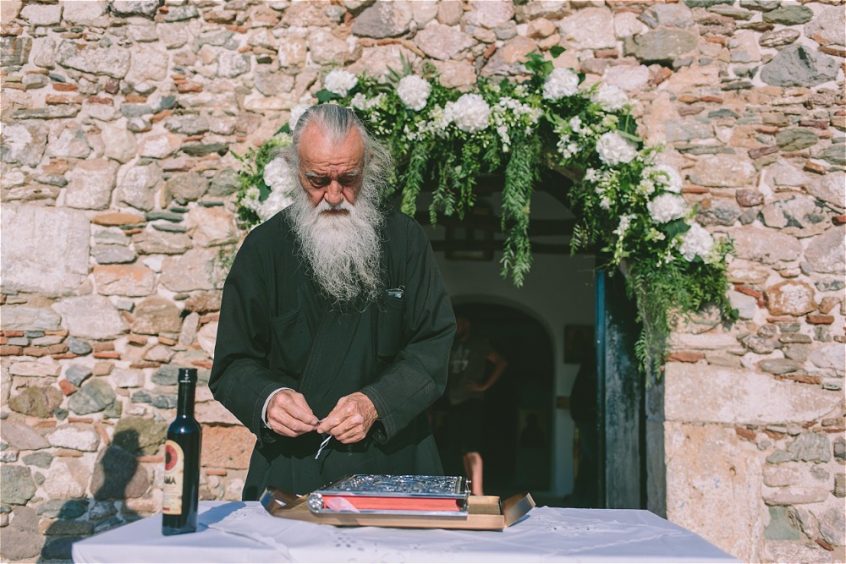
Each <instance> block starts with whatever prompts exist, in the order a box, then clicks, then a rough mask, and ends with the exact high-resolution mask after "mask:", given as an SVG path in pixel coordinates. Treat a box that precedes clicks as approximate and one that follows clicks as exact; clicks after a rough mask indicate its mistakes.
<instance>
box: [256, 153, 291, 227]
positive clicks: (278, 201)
mask: <svg viewBox="0 0 846 564" xmlns="http://www.w3.org/2000/svg"><path fill="white" fill-rule="evenodd" d="M262 178H263V179H264V183H265V184H267V185H268V186H269V187H270V194H268V195H267V198H265V200H264V201H263V202H258V206H257V207H251V209H253V211H255V212H256V213H257V214H258V216H259V217H260V218H261V220H262V221H266V220H268V219H270V218H271V217H273V216H274V215H275V214H276V212H278V211H281V210H283V209H285V208H287V207H288V206H290V205H291V204H292V203H293V201H294V200H293V195H292V194H293V191H294V189H295V187H296V184H295V182H294V176H293V174H292V173H291V167H290V166H289V165H288V161H287V160H285V158H284V157H276V158H275V159H273V160H272V161H270V162H269V163H267V165H265V167H264V175H263V177H262ZM253 189H254V188H250V190H253ZM250 190H248V191H247V193H248V194H249V192H250ZM256 192H258V190H257V189H256ZM256 195H258V194H256ZM257 199H258V198H256V200H257Z"/></svg>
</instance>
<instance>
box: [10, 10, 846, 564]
mask: <svg viewBox="0 0 846 564" xmlns="http://www.w3.org/2000/svg"><path fill="white" fill-rule="evenodd" d="M0 8H2V25H0V65H1V66H2V71H0V72H2V82H3V96H2V107H0V110H2V125H3V131H2V144H0V161H2V163H0V166H2V170H0V172H2V184H1V185H0V189H2V193H0V196H2V203H3V204H2V205H3V210H2V232H3V246H2V298H0V300H2V301H0V304H2V306H1V307H0V312H1V313H2V335H1V336H0V354H2V408H0V419H2V427H0V430H1V431H2V442H0V461H2V477H0V479H2V482H0V484H2V488H1V489H0V558H2V559H4V560H9V561H16V560H31V559H34V558H37V557H39V556H43V557H44V558H48V559H49V558H67V557H68V556H69V547H70V545H71V543H72V542H73V541H74V540H76V539H78V538H81V537H84V536H86V535H90V534H92V533H95V532H98V531H102V530H105V529H108V528H110V527H114V526H116V525H118V524H120V523H123V522H126V521H129V520H132V519H136V518H138V517H141V516H144V515H149V514H151V513H153V512H155V511H157V510H158V508H159V506H160V501H161V500H160V486H161V479H162V476H161V466H162V464H161V462H162V449H161V445H162V442H163V438H164V431H165V426H166V422H167V421H169V420H170V419H171V418H172V417H173V413H174V404H175V393H176V387H175V366H177V365H193V366H197V367H199V368H200V369H201V374H202V375H203V376H205V377H206V378H207V377H208V368H209V366H210V355H211V353H212V350H213V344H214V338H215V329H216V320H217V315H218V308H219V304H220V287H221V275H222V272H223V271H224V270H225V268H224V266H223V262H222V261H221V259H220V257H221V256H225V255H226V253H228V252H229V251H230V250H231V248H232V247H233V246H234V245H236V244H237V242H238V241H239V237H241V236H242V233H241V232H239V230H238V229H237V227H236V224H235V221H234V218H233V208H234V204H233V198H232V194H233V192H234V190H235V189H236V187H237V183H238V180H237V177H236V174H235V172H234V170H235V169H236V168H237V165H238V163H237V161H236V160H235V158H234V156H233V154H234V153H243V152H244V151H245V150H246V149H248V148H249V147H253V146H255V145H256V144H258V143H260V142H262V141H263V140H265V139H267V138H268V137H269V136H270V135H271V134H272V133H273V132H274V131H275V130H276V129H277V128H278V127H279V126H280V125H281V124H282V123H285V122H286V120H287V118H288V114H289V110H290V109H291V108H292V107H293V106H294V105H296V104H298V103H299V102H300V101H301V100H304V99H308V98H309V96H310V95H311V94H313V92H314V91H315V90H316V89H317V88H318V84H319V77H320V76H321V73H324V72H326V71H328V70H329V69H330V68H334V67H345V68H347V69H348V70H351V71H353V72H361V71H365V70H366V71H368V72H370V73H374V74H377V75H378V74H382V73H384V72H385V71H386V69H387V68H389V67H399V65H400V58H401V57H404V58H405V59H407V60H408V61H410V62H411V63H412V64H413V65H415V66H416V67H417V68H419V67H420V65H421V64H422V63H423V62H424V61H428V62H431V63H432V64H434V65H435V67H436V68H437V69H438V71H439V72H440V80H441V81H442V82H443V83H444V84H446V85H449V86H453V87H459V88H465V87H468V86H470V85H471V84H473V83H474V82H475V80H476V78H477V77H478V76H494V77H496V76H516V75H519V74H521V73H522V72H523V69H522V67H521V61H522V59H523V57H524V56H525V55H526V54H527V53H530V52H533V51H540V52H547V51H548V50H549V49H550V48H552V47H553V46H556V45H560V46H562V47H565V48H566V49H567V51H566V53H565V54H564V55H562V56H561V57H560V58H558V59H556V61H555V64H556V65H563V66H568V67H571V68H575V69H578V70H580V71H582V72H584V73H585V74H586V75H587V77H588V80H589V81H596V80H599V79H601V80H604V81H606V82H608V83H610V84H615V85H617V86H619V87H620V88H622V89H624V90H625V91H626V92H627V93H628V94H629V95H630V96H631V97H632V98H634V99H635V100H636V105H637V113H638V115H639V116H640V121H641V133H642V134H643V135H644V136H645V137H646V138H647V139H648V141H649V142H650V143H655V144H663V145H664V146H665V147H666V149H667V155H668V156H669V158H670V160H671V161H672V162H673V163H674V164H675V165H676V166H677V167H678V168H679V169H680V170H681V171H682V174H683V176H684V178H685V186H684V195H685V197H686V198H687V199H688V200H689V201H690V202H691V203H697V204H698V205H699V209H700V212H699V215H700V217H699V221H700V222H701V223H702V224H703V225H706V226H708V228H709V229H710V230H712V231H713V232H714V233H724V234H728V235H730V236H731V237H732V238H733V239H734V242H735V254H734V257H733V258H732V260H731V264H730V278H731V283H732V289H731V292H730V293H731V299H732V301H733V303H734V304H735V306H736V307H737V308H738V310H739V311H740V317H741V319H740V321H739V322H738V323H737V324H735V325H734V326H733V327H730V328H727V327H723V326H721V325H719V324H718V323H717V320H716V318H713V317H711V316H709V315H707V314H705V315H702V316H700V317H699V318H696V319H692V320H686V321H684V322H680V323H679V326H678V327H677V329H676V331H675V332H674V333H673V335H672V350H671V351H670V353H669V356H668V358H667V363H666V370H665V376H664V384H663V390H664V395H663V398H662V404H661V405H660V406H659V408H658V409H656V410H655V413H654V414H653V417H652V419H651V420H650V425H651V426H652V428H657V429H659V430H660V433H659V434H658V435H657V436H660V437H662V439H661V440H662V441H663V442H662V444H661V445H660V447H661V448H660V450H661V451H662V452H663V458H661V459H659V460H657V461H655V464H657V465H659V466H661V467H662V470H663V471H665V472H666V480H665V482H666V483H665V484H664V485H663V486H662V487H659V488H657V489H656V490H654V492H657V493H656V496H657V497H660V499H657V497H656V498H655V499H650V504H651V506H652V507H657V508H662V509H665V511H666V515H667V517H668V518H669V519H671V520H673V521H675V522H677V523H679V524H681V525H683V526H685V527H688V528H690V529H692V530H694V531H696V532H698V533H700V534H701V535H703V536H704V537H705V538H707V539H708V540H710V541H711V542H713V543H715V544H717V545H718V546H720V547H721V548H723V549H725V550H727V551H728V552H730V553H732V554H733V555H735V556H737V557H738V558H740V559H742V560H749V561H760V560H774V561H829V560H841V561H842V560H844V542H846V541H844V530H845V529H846V524H844V512H843V503H844V496H846V483H845V481H844V463H846V440H844V427H846V424H844V396H843V384H844V308H846V303H844V273H845V272H846V270H845V268H844V229H846V228H845V227H844V223H846V211H844V208H846V188H844V181H846V174H845V173H844V169H845V168H846V107H844V97H843V92H844V57H845V56H846V39H844V6H843V4H842V1H841V0H825V1H801V2H798V1H793V0H684V1H678V2H673V1H667V2H660V3H659V2H646V1H643V2H637V1H626V2H624V1H622V0H607V1H605V2H602V1H586V0H569V1H565V0H543V1H534V0H533V1H521V2H513V3H512V2H510V1H502V2H501V1H497V0H490V1H472V2H462V1H459V0H446V1H443V2H439V3H436V2H433V1H426V0H420V1H415V2H407V1H396V2H378V3H374V2H373V0H333V1H331V2H329V1H326V2H318V1H289V0H276V1H268V2H259V1H257V0H231V1H227V2H225V1H222V0H199V1H196V2H188V1H185V0H166V1H164V0H87V1H60V2H55V1H52V2H51V1H49V0H48V1H39V2H21V1H20V0H3V2H2V3H0ZM198 402H199V403H198V406H197V411H198V418H199V419H200V421H201V422H202V423H203V424H204V426H205V431H204V433H205V434H204V440H205V441H206V443H207V445H214V448H213V449H212V448H209V447H208V446H206V448H204V460H203V463H204V464H203V470H202V497H203V498H205V499H235V498H237V497H238V496H239V494H240V490H241V486H242V483H243V477H244V472H245V468H246V466H247V456H248V451H249V449H250V445H251V444H252V440H251V437H250V436H249V433H248V432H246V431H245V430H244V429H243V428H242V427H240V426H239V425H238V424H237V422H236V421H235V420H234V419H233V418H232V417H231V416H230V415H229V414H228V413H227V412H226V411H225V410H224V409H223V408H222V407H221V406H220V405H218V404H216V403H215V402H214V401H212V399H211V395H210V393H209V392H208V389H207V388H204V387H201V388H200V389H199V391H198Z"/></svg>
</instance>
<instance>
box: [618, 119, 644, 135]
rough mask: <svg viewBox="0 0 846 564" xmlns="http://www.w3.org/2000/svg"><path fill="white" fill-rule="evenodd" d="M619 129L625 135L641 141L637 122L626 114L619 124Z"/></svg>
mask: <svg viewBox="0 0 846 564" xmlns="http://www.w3.org/2000/svg"><path fill="white" fill-rule="evenodd" d="M617 129H619V130H620V131H622V132H623V133H627V134H629V135H630V136H632V137H635V138H636V139H637V140H638V141H640V137H637V135H636V134H637V123H636V122H635V120H634V118H633V117H632V116H631V115H629V114H626V115H624V116H623V117H622V119H620V120H619V122H618V123H617Z"/></svg>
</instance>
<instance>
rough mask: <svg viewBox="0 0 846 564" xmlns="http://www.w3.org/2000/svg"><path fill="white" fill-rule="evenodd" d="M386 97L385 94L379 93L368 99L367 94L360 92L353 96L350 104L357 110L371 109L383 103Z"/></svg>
mask: <svg viewBox="0 0 846 564" xmlns="http://www.w3.org/2000/svg"><path fill="white" fill-rule="evenodd" d="M384 99H385V95H384V94H378V95H376V96H374V97H373V98H369V99H368V98H367V96H365V95H364V94H362V93H361V92H359V93H358V94H356V95H355V96H353V97H352V100H350V106H352V107H353V108H354V109H356V110H369V109H371V108H374V107H376V106H378V105H379V104H381V103H382V101H383V100H384Z"/></svg>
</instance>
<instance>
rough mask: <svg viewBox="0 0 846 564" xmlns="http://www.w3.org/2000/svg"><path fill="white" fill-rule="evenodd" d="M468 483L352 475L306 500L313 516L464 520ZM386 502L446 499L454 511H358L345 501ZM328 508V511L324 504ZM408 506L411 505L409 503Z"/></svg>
mask: <svg viewBox="0 0 846 564" xmlns="http://www.w3.org/2000/svg"><path fill="white" fill-rule="evenodd" d="M469 493H470V492H469V488H468V482H467V480H466V479H464V478H463V477H460V476H414V475H390V474H354V475H352V476H348V477H346V478H343V479H341V480H338V481H337V482H334V483H332V484H329V485H328V486H325V487H323V488H321V489H319V490H315V491H314V492H312V493H310V494H309V496H308V501H307V505H308V508H309V510H310V511H311V512H312V513H315V514H332V515H337V514H345V513H361V514H369V515H374V514H379V515H438V516H442V517H458V518H466V517H467V496H468V495H469ZM356 497H368V498H385V499H386V501H385V503H386V505H390V501H389V500H391V499H394V500H398V499H400V498H405V499H409V500H424V499H447V500H454V501H455V509H449V510H431V509H409V508H403V509H388V508H378V509H372V508H361V507H356V506H355V505H354V501H355V500H353V502H349V501H348V500H347V499H346V498H356ZM330 501H331V503H330V507H327V503H329V502H330ZM410 503H411V504H413V503H414V501H410Z"/></svg>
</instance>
